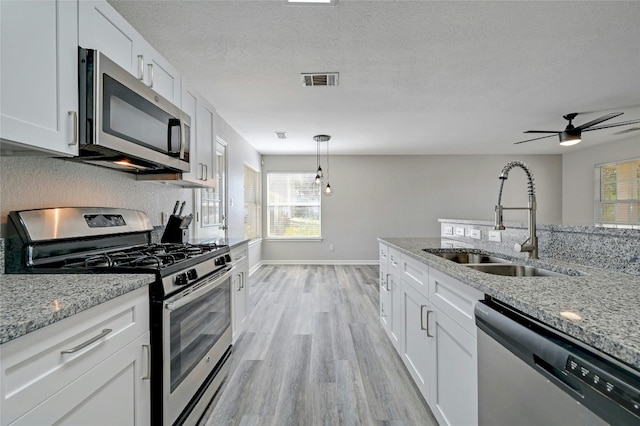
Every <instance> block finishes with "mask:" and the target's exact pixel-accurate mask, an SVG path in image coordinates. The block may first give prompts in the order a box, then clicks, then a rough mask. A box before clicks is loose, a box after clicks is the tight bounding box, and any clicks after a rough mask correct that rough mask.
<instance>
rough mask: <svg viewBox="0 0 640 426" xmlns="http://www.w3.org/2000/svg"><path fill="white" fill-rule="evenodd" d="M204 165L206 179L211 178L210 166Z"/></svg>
mask: <svg viewBox="0 0 640 426" xmlns="http://www.w3.org/2000/svg"><path fill="white" fill-rule="evenodd" d="M203 166H204V175H203V176H204V180H205V181H207V180H209V166H207V165H206V164H203Z"/></svg>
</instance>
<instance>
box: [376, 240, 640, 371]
mask: <svg viewBox="0 0 640 426" xmlns="http://www.w3.org/2000/svg"><path fill="white" fill-rule="evenodd" d="M379 241H381V242H385V243H388V244H389V245H390V246H391V247H393V248H395V249H398V250H399V251H401V252H402V253H404V254H407V255H409V256H411V257H412V258H414V259H416V260H418V261H420V262H422V263H424V264H426V265H428V266H432V267H434V268H436V269H438V270H440V271H442V272H444V273H446V274H448V275H450V276H451V277H453V278H456V279H458V280H460V281H462V282H464V283H466V284H468V285H469V286H471V287H473V288H475V289H477V290H479V291H482V292H483V293H485V294H488V295H490V296H492V297H493V298H495V299H498V300H500V301H502V302H504V303H506V304H508V305H510V306H512V307H514V308H516V309H517V310H519V311H521V312H524V313H525V314H528V315H530V316H532V317H533V318H536V319H538V320H540V321H541V322H543V323H545V324H547V325H550V326H551V327H554V328H555V329H557V330H560V331H562V332H564V333H566V334H567V335H569V336H571V337H573V338H575V339H577V340H579V341H581V342H584V343H586V344H588V345H590V346H592V347H594V348H596V349H598V350H600V351H602V352H604V353H606V354H608V355H610V356H612V357H614V358H616V359H618V360H620V361H622V362H624V363H626V364H628V365H630V366H631V367H633V368H635V369H636V370H640V308H639V307H640V278H639V277H637V276H633V275H627V274H622V273H615V272H610V271H607V270H603V269H598V268H593V267H589V266H583V265H578V264H571V263H567V262H561V261H556V260H554V259H544V258H543V259H539V260H533V259H522V258H518V259H516V258H515V257H514V258H513V259H514V260H516V261H517V262H518V263H521V264H522V263H524V264H528V265H532V266H537V267H542V268H545V269H549V270H554V271H557V272H564V273H569V275H567V276H562V277H508V276H500V275H491V274H486V273H483V272H480V271H476V270H473V269H471V268H467V267H465V266H464V265H460V264H458V263H455V262H452V261H450V260H446V259H443V258H441V257H439V256H436V255H434V254H430V253H427V252H425V251H423V250H422V249H425V248H426V249H430V250H431V251H434V252H437V251H456V250H461V249H460V248H458V249H456V248H455V245H453V247H454V248H451V247H452V244H451V243H447V242H446V241H447V240H443V239H440V238H379ZM464 246H465V247H469V248H471V249H474V247H473V246H472V245H471V244H464ZM474 250H476V251H477V252H481V253H488V254H496V255H499V256H501V257H506V258H509V254H505V253H497V252H491V251H488V250H486V249H474ZM578 274H579V275H578ZM561 312H570V313H573V314H577V315H578V317H577V318H579V319H575V320H572V319H568V318H565V317H563V316H561V314H560V313H561Z"/></svg>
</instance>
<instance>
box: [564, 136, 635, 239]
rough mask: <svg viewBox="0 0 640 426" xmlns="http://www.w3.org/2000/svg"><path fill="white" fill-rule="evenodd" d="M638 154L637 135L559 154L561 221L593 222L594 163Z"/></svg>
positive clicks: (578, 223) (625, 158)
mask: <svg viewBox="0 0 640 426" xmlns="http://www.w3.org/2000/svg"><path fill="white" fill-rule="evenodd" d="M639 157H640V137H639V136H633V137H630V138H629V139H625V140H623V141H620V142H615V143H608V144H607V143H604V144H600V145H596V146H594V147H591V148H585V149H581V150H576V151H571V152H569V153H567V154H564V155H563V156H562V188H563V193H564V196H563V197H562V223H563V224H565V225H588V226H593V224H594V213H593V207H594V180H593V179H594V166H595V165H596V164H602V163H610V162H615V161H620V160H628V159H632V158H639Z"/></svg>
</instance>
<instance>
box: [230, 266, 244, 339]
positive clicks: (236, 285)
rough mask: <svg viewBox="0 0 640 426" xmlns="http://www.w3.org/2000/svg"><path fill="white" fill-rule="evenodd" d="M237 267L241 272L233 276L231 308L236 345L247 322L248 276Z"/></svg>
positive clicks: (240, 267)
mask: <svg viewBox="0 0 640 426" xmlns="http://www.w3.org/2000/svg"><path fill="white" fill-rule="evenodd" d="M236 267H239V268H238V269H239V272H237V273H235V274H233V276H232V277H231V287H232V288H231V291H232V295H231V306H232V307H233V312H232V313H231V330H232V336H233V342H234V343H235V341H236V340H237V339H238V337H240V335H241V334H242V332H243V331H244V327H245V325H246V320H247V289H246V286H245V282H246V274H245V272H244V271H243V270H242V266H241V265H237V266H236Z"/></svg>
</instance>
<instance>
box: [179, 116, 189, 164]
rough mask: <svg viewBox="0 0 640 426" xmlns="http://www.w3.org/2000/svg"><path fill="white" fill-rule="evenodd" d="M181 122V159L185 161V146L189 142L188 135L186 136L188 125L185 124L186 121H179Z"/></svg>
mask: <svg viewBox="0 0 640 426" xmlns="http://www.w3.org/2000/svg"><path fill="white" fill-rule="evenodd" d="M179 122H180V159H181V160H184V154H185V145H186V142H187V134H186V130H185V128H186V125H185V124H184V121H182V120H179Z"/></svg>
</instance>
